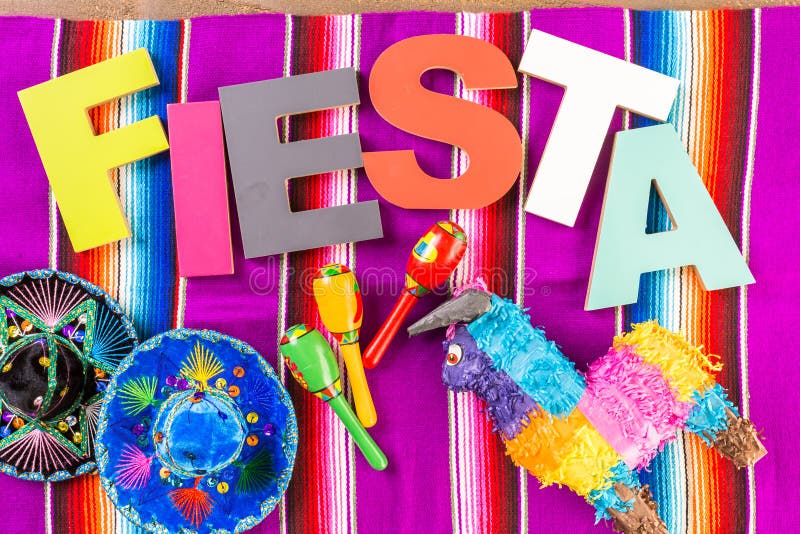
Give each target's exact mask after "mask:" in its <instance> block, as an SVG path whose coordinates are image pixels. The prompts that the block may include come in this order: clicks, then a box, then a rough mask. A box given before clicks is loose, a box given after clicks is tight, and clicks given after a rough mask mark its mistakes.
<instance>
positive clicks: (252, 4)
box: [0, 0, 800, 19]
mask: <svg viewBox="0 0 800 534" xmlns="http://www.w3.org/2000/svg"><path fill="white" fill-rule="evenodd" d="M585 5H598V6H621V7H630V8H635V9H712V8H723V7H728V8H748V7H759V6H779V5H800V0H593V1H591V2H585V1H580V0H371V1H365V0H92V1H87V0H0V15H37V16H42V17H63V18H71V19H174V18H184V17H197V16H201V15H214V14H223V13H227V14H234V13H269V12H280V13H294V14H297V15H311V14H317V15H321V14H327V13H363V12H368V11H408V10H424V11H520V10H524V9H532V8H536V7H570V6H585Z"/></svg>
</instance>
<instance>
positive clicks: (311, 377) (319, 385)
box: [281, 324, 389, 471]
mask: <svg viewBox="0 0 800 534" xmlns="http://www.w3.org/2000/svg"><path fill="white" fill-rule="evenodd" d="M281 354H283V359H284V360H285V361H286V366H287V367H288V368H289V370H290V371H291V372H292V376H293V377H294V379H295V380H297V382H298V383H299V384H300V385H301V386H303V388H305V389H306V390H308V391H310V392H311V393H313V394H314V395H316V396H317V397H319V398H320V399H322V400H324V401H325V402H327V403H328V404H329V405H330V406H331V408H333V411H334V412H336V415H338V416H339V419H341V420H342V423H344V426H345V427H346V428H347V430H348V431H349V432H350V435H351V436H352V437H353V440H354V441H355V442H356V445H358V448H359V449H361V452H362V453H363V454H364V457H365V458H366V459H367V462H369V465H371V466H372V467H373V469H377V470H379V471H382V470H384V469H386V466H387V465H388V463H389V462H388V461H387V460H386V455H385V454H383V451H382V450H381V449H380V447H378V445H377V444H376V443H375V441H373V439H372V438H371V437H370V435H369V434H368V433H367V431H366V430H365V429H364V427H363V426H362V425H361V422H360V421H359V420H358V417H356V414H355V413H353V410H352V408H350V405H349V404H347V401H346V400H345V399H344V397H342V383H341V380H340V379H339V365H338V364H337V362H336V356H335V355H334V354H333V350H332V349H331V346H330V345H329V344H328V342H327V340H326V339H325V338H324V337H323V336H322V334H320V333H319V331H318V330H316V329H315V328H311V327H310V326H306V325H304V324H296V325H294V326H292V327H291V328H289V329H288V330H286V333H285V334H284V335H283V338H282V339H281Z"/></svg>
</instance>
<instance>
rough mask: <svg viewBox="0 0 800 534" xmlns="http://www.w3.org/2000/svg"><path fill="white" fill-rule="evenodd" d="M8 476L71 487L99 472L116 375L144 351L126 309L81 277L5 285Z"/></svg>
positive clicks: (1, 396) (3, 456) (3, 448)
mask: <svg viewBox="0 0 800 534" xmlns="http://www.w3.org/2000/svg"><path fill="white" fill-rule="evenodd" d="M0 313H2V316H1V318H2V319H3V321H2V322H1V323H0V402H2V415H1V416H0V418H1V420H2V422H0V471H2V472H4V473H6V474H9V475H12V476H16V477H19V478H23V479H27V480H48V481H56V480H64V479H67V478H71V477H73V476H77V475H81V474H84V473H88V472H90V471H92V470H94V468H95V462H94V442H95V431H96V429H97V420H98V419H97V418H98V415H99V412H100V406H101V404H102V401H103V397H104V394H105V393H104V392H105V390H106V387H107V385H108V381H109V379H110V376H111V375H112V374H113V373H114V372H115V371H116V369H117V366H118V365H119V363H120V362H121V361H122V360H123V359H124V358H125V357H126V356H127V355H128V354H129V353H130V352H131V350H133V348H134V347H135V346H136V332H135V331H134V330H133V326H132V325H131V323H130V321H129V320H128V318H127V317H125V315H124V314H123V312H122V309H121V308H120V306H119V304H117V302H116V301H115V300H114V299H112V298H111V297H109V296H108V295H107V294H106V293H105V291H103V290H102V289H100V288H99V287H97V286H95V285H92V284H90V283H89V282H87V281H86V280H83V279H81V278H78V277H77V276H75V275H72V274H68V273H62V272H57V271H49V270H40V271H30V272H24V273H19V274H14V275H11V276H7V277H6V278H3V279H2V280H0Z"/></svg>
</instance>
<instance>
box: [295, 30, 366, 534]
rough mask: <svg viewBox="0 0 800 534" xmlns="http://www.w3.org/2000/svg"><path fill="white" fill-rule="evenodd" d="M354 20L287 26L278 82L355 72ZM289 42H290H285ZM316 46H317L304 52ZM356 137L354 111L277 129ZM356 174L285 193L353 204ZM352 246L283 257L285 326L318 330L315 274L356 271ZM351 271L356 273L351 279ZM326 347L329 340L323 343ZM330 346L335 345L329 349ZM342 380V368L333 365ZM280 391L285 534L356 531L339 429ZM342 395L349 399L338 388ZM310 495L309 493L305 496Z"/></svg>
mask: <svg viewBox="0 0 800 534" xmlns="http://www.w3.org/2000/svg"><path fill="white" fill-rule="evenodd" d="M360 23H361V21H360V19H359V17H358V16H354V15H353V16H350V15H345V16H341V17H307V18H302V19H296V20H293V21H291V26H290V27H288V28H287V40H286V43H287V49H286V57H285V65H286V70H285V71H284V75H286V76H292V75H298V74H306V73H309V72H317V71H322V70H330V69H337V68H344V67H354V68H356V69H358V56H357V55H356V54H355V53H354V51H355V50H356V49H357V48H358V44H359V38H360V33H359V32H360V28H359V26H360ZM289 36H290V37H289ZM312 41H316V42H318V43H319V46H316V47H309V46H307V43H309V42H312ZM357 131H358V114H357V108H355V107H346V108H335V109H332V110H327V111H322V112H318V113H313V114H309V115H295V116H292V117H291V119H290V120H288V121H286V120H284V122H283V136H284V139H285V141H287V142H289V141H298V140H301V139H312V138H318V137H327V136H331V135H341V134H346V133H352V132H357ZM355 197H356V171H355V170H344V171H336V172H332V173H325V174H321V175H317V176H313V177H307V178H303V179H300V180H294V181H293V182H292V183H291V185H290V188H289V198H290V205H291V207H292V209H293V210H295V211H299V210H308V209H317V208H324V207H328V206H338V205H342V204H349V203H351V202H354V200H355ZM355 260H356V258H355V247H354V245H353V244H343V245H335V246H331V247H325V248H320V249H314V250H308V251H301V252H296V253H292V254H288V255H287V257H286V258H285V265H286V269H284V270H283V279H282V285H284V287H288V288H305V289H304V290H300V291H296V290H294V289H290V290H289V291H288V293H287V299H286V303H285V309H284V310H283V313H285V319H284V321H285V324H286V325H293V324H297V323H306V324H309V325H313V326H314V327H315V328H319V329H320V330H321V331H323V332H326V333H327V330H325V329H324V327H322V324H321V322H320V320H319V314H318V313H317V307H316V302H315V301H314V297H313V293H312V291H311V284H312V278H313V277H314V276H315V275H316V272H317V269H319V268H320V267H321V266H323V265H326V264H328V263H343V264H345V265H349V266H350V267H352V268H353V269H356V265H355ZM357 273H358V271H356V274H357ZM329 341H331V342H333V337H332V336H329ZM334 345H335V343H334ZM339 367H340V369H339V372H340V373H341V374H342V375H343V376H344V367H343V365H342V363H341V359H340V363H339ZM286 385H287V388H288V389H289V391H290V392H291V394H292V397H293V398H294V400H295V410H296V413H297V418H298V423H299V425H300V427H301V428H303V429H304V430H305V433H304V437H303V439H302V440H300V443H299V450H298V455H299V457H300V458H301V462H300V463H299V464H298V465H297V466H296V467H295V471H294V478H293V483H292V485H291V486H290V488H289V491H288V493H287V495H286V510H287V516H288V519H287V523H286V526H287V528H288V529H289V531H290V532H306V533H339V532H351V531H355V516H354V508H355V491H354V490H355V488H354V483H355V462H354V450H353V444H352V443H351V440H350V437H349V434H348V433H347V432H346V430H345V428H344V425H342V423H341V421H340V420H339V418H338V417H336V415H335V414H334V412H333V410H331V409H330V408H329V407H328V406H326V405H325V404H324V403H322V402H320V401H319V400H318V399H316V398H314V397H312V396H310V395H308V393H306V392H305V391H304V390H303V389H302V388H301V387H300V386H299V385H298V384H297V383H295V382H294V381H293V380H290V381H288V382H287V384H286ZM345 394H346V395H348V397H349V396H350V394H349V391H347V388H345ZM310 488H314V490H313V491H309V489H310Z"/></svg>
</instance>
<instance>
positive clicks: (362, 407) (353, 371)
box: [339, 343, 378, 428]
mask: <svg viewBox="0 0 800 534" xmlns="http://www.w3.org/2000/svg"><path fill="white" fill-rule="evenodd" d="M339 348H340V349H341V350H342V357H343V358H344V364H345V365H346V366H347V377H348V378H349V379H350V389H351V390H352V391H353V404H355V405H356V413H357V414H358V418H359V419H360V420H361V424H362V425H364V427H366V428H370V427H373V426H375V423H377V422H378V414H376V413H375V404H373V402H372V395H371V394H370V392H369V386H368V385H367V377H366V376H365V375H364V366H363V365H362V363H361V349H360V348H359V346H358V343H349V344H347V345H339Z"/></svg>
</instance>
